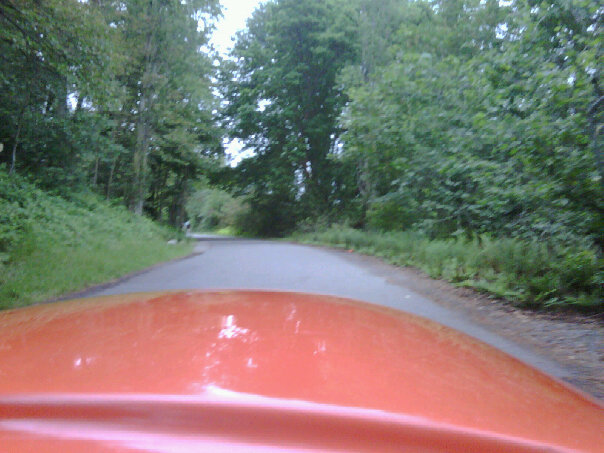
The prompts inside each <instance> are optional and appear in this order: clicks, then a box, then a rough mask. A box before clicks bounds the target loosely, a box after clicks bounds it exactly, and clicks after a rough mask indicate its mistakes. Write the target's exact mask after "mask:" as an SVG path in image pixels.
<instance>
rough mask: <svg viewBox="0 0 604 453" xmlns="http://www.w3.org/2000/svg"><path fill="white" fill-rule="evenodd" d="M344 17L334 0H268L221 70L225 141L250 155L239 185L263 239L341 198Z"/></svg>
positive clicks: (348, 53) (347, 27)
mask: <svg viewBox="0 0 604 453" xmlns="http://www.w3.org/2000/svg"><path fill="white" fill-rule="evenodd" d="M347 11H348V8H347V6H346V3H345V2H342V1H335V0H331V1H324V0H306V1H303V2H301V1H298V0H279V1H275V2H269V3H266V4H264V5H262V6H261V7H260V8H259V9H258V10H257V11H256V12H255V13H254V15H253V16H252V18H251V19H250V20H249V21H248V28H247V30H246V31H244V32H242V33H241V34H239V35H238V37H237V42H236V45H235V48H234V50H233V55H232V57H233V61H232V62H230V63H226V64H225V65H224V66H223V68H224V70H223V74H222V86H223V92H224V96H225V100H226V101H227V103H226V108H225V111H224V115H225V117H226V122H227V123H228V125H229V128H230V135H231V136H232V137H233V138H239V139H240V140H242V142H243V143H244V145H245V147H246V148H248V149H250V150H253V151H254V156H253V157H251V158H249V159H246V160H247V161H248V162H244V163H243V164H242V165H241V166H240V168H239V169H238V174H237V177H236V180H235V185H236V186H237V187H238V189H239V191H240V192H241V193H242V194H245V195H247V196H248V197H249V202H250V205H251V208H252V212H253V217H251V218H249V225H248V226H249V227H250V228H253V230H254V231H257V232H258V233H260V234H264V235H274V234H281V233H283V232H284V231H286V230H289V229H291V227H292V226H293V225H294V224H295V221H296V216H297V215H298V214H299V213H302V212H307V213H313V214H314V215H318V214H320V213H324V212H325V211H326V210H328V209H331V208H332V207H333V204H334V203H335V201H336V200H337V199H338V191H339V188H340V181H339V178H338V175H337V171H336V170H335V168H334V161H333V160H331V159H329V155H330V152H331V151H332V150H333V147H334V145H335V143H336V141H335V139H336V136H337V133H336V132H337V124H336V121H337V117H338V115H339V113H340V110H341V108H342V106H343V104H344V102H345V100H346V99H345V96H344V95H343V93H342V89H341V86H339V85H338V84H337V82H336V78H337V75H338V73H339V71H340V70H341V69H342V68H343V66H344V65H345V64H346V63H347V62H349V61H351V60H352V58H353V56H354V41H353V36H354V27H353V22H352V20H351V19H350V17H349V15H348V14H347ZM292 216H293V217H292ZM271 218H274V220H271Z"/></svg>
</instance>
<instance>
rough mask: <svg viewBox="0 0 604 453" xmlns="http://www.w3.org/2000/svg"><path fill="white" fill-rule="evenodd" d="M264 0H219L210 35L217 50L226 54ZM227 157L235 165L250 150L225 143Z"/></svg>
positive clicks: (239, 143)
mask: <svg viewBox="0 0 604 453" xmlns="http://www.w3.org/2000/svg"><path fill="white" fill-rule="evenodd" d="M263 1H264V0H221V1H220V3H221V4H222V15H223V18H222V19H221V20H220V21H219V22H218V23H217V24H216V30H215V31H214V33H213V35H212V44H213V45H214V47H215V48H216V50H217V51H218V52H220V53H221V54H222V55H226V54H227V53H228V51H229V50H230V49H231V47H232V46H233V41H232V39H233V38H234V37H235V33H237V32H238V31H239V30H243V29H244V28H245V21H246V20H247V19H248V18H249V17H250V16H251V15H252V12H253V11H254V9H256V7H257V6H258V5H259V4H260V3H263ZM225 148H226V154H227V158H228V159H229V163H230V165H231V166H235V165H237V164H238V163H239V162H241V160H242V159H243V158H245V157H248V156H250V155H251V153H250V152H245V151H243V150H242V148H243V146H242V143H241V142H240V141H239V140H233V141H231V142H226V143H225Z"/></svg>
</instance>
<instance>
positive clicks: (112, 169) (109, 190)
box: [106, 155, 120, 201]
mask: <svg viewBox="0 0 604 453" xmlns="http://www.w3.org/2000/svg"><path fill="white" fill-rule="evenodd" d="M119 158H120V157H119V155H118V156H117V157H116V158H115V159H114V160H113V163H112V164H111V169H110V170H109V178H108V179H107V191H106V196H107V200H108V201H109V199H110V198H111V185H112V184H113V174H114V173H115V167H116V166H117V161H118V160H119Z"/></svg>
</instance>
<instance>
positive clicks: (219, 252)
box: [85, 237, 568, 378]
mask: <svg viewBox="0 0 604 453" xmlns="http://www.w3.org/2000/svg"><path fill="white" fill-rule="evenodd" d="M197 251H198V252H200V254H197V255H195V256H191V257H189V258H186V259H183V260H180V261H176V262H172V263H168V264H165V265H162V266H159V267H157V268H154V269H152V270H150V271H148V272H145V273H142V274H140V275H137V276H135V277H132V278H129V279H126V280H124V281H121V282H120V283H118V284H116V285H113V286H111V287H105V288H101V289H97V290H95V289H93V290H91V291H88V292H87V293H86V294H85V295H86V296H87V297H92V296H102V295H112V294H124V293H131V292H144V291H163V290H176V289H235V288H237V289H263V290H266V289H273V290H286V291H302V292H312V293H321V294H330V295H336V296H342V297H350V298H354V299H358V300H363V301H366V302H371V303H375V304H380V305H384V306H388V307H392V308H396V309H399V310H405V311H408V312H411V313H415V314H417V315H420V316H424V317H426V318H429V319H432V320H434V321H437V322H440V323H442V324H445V325H448V326H450V327H453V328H455V329H457V330H460V331H463V332H465V333H467V334H469V335H471V336H473V337H476V338H478V339H480V340H482V341H484V342H486V343H489V344H491V345H493V346H495V347H497V348H499V349H501V350H504V351H506V352H507V353H508V354H510V355H513V356H515V357H517V358H518V359H520V360H522V361H524V362H527V363H529V364H531V365H533V366H535V367H536V368H539V369H541V370H543V371H545V372H546V373H548V374H550V375H553V376H556V377H558V378H565V377H566V376H567V374H568V372H567V370H565V369H564V368H563V367H561V366H560V365H558V364H557V363H554V362H553V361H551V360H549V359H548V358H546V357H543V356H541V355H539V354H537V353H535V352H533V351H531V350H528V349H527V348H526V347H525V346H520V345H518V344H516V343H513V342H511V341H509V340H507V339H504V338H502V337H500V336H497V335H495V334H493V333H492V332H489V331H488V330H487V329H485V328H483V327H481V326H480V325H477V324H476V323H475V322H473V321H471V320H469V319H468V318H467V317H466V316H464V315H463V313H462V312H461V311H459V312H458V311H456V310H452V309H451V308H450V307H449V308H446V307H444V306H442V305H439V304H437V303H436V302H434V301H432V300H430V299H428V298H426V297H423V296H421V295H419V294H417V293H414V292H413V291H411V290H410V289H408V288H406V287H405V286H404V285H403V284H402V283H401V282H400V281H398V280H400V279H397V278H396V275H392V273H393V272H394V273H396V272H400V271H398V270H397V269H394V268H393V269H390V270H389V271H388V272H385V271H384V270H383V269H382V268H376V267H375V266H371V265H370V264H368V263H364V262H363V260H360V259H358V257H355V256H354V255H351V254H347V253H346V252H340V251H332V250H326V249H321V248H317V247H308V246H302V245H296V244H289V243H282V242H269V241H257V240H240V239H219V238H215V237H207V238H204V239H202V240H201V241H200V242H199V243H198V245H197Z"/></svg>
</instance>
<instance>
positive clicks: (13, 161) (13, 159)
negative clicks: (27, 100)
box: [8, 107, 25, 175]
mask: <svg viewBox="0 0 604 453" xmlns="http://www.w3.org/2000/svg"><path fill="white" fill-rule="evenodd" d="M24 114H25V107H23V108H22V109H21V113H19V119H18V120H17V132H16V133H15V141H14V142H13V149H12V153H11V161H10V169H9V171H8V174H9V175H12V174H13V173H14V172H15V170H16V166H17V147H18V146H19V139H20V138H21V128H22V127H23V116H24Z"/></svg>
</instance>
